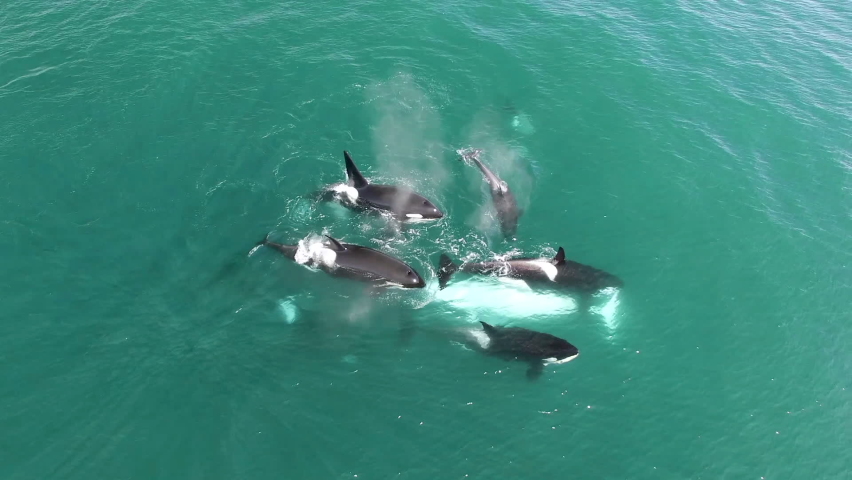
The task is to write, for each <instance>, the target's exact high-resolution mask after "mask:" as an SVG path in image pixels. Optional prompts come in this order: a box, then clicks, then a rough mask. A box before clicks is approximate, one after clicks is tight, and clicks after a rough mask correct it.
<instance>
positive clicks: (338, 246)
mask: <svg viewBox="0 0 852 480" xmlns="http://www.w3.org/2000/svg"><path fill="white" fill-rule="evenodd" d="M325 238H327V239H329V240H331V243H333V244H334V249H335V250H336V251H338V252H342V251H344V250H346V247H344V246H343V244H342V243H340V242H339V241H337V240H336V239H334V238H331V237H330V236H328V235H326V236H325Z"/></svg>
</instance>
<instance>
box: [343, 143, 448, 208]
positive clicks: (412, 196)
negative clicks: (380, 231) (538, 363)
mask: <svg viewBox="0 0 852 480" xmlns="http://www.w3.org/2000/svg"><path fill="white" fill-rule="evenodd" d="M343 157H344V159H345V160H346V180H347V182H346V184H339V185H336V186H333V187H332V188H331V190H330V191H329V192H331V193H336V194H338V195H339V196H340V197H341V198H342V199H343V200H344V203H345V204H346V205H347V206H349V207H354V208H355V209H360V210H375V211H383V212H389V213H390V214H392V215H393V216H394V217H395V218H397V219H398V220H401V221H412V220H414V221H416V220H436V219H439V218H442V217H443V216H444V213H443V212H441V210H439V209H438V207H436V206H435V205H434V204H433V203H432V202H431V201H429V200H428V199H427V198H426V197H424V196H423V195H420V194H419V193H417V192H415V191H414V190H412V189H410V188H407V187H402V186H397V185H380V184H376V183H370V182H368V181H367V179H366V178H364V175H362V174H361V172H360V171H359V170H358V167H357V166H356V165H355V162H354V161H353V160H352V156H351V155H349V152H347V151H345V150H344V151H343Z"/></svg>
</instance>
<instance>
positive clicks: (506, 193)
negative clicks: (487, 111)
mask: <svg viewBox="0 0 852 480" xmlns="http://www.w3.org/2000/svg"><path fill="white" fill-rule="evenodd" d="M458 153H459V154H461V156H462V158H463V159H464V160H466V161H468V162H473V163H474V164H475V165H476V166H477V167H479V170H480V171H481V172H482V175H483V176H484V177H485V181H487V182H488V186H489V187H490V190H491V201H492V202H493V203H494V208H495V209H496V210H497V219H498V220H499V222H500V230H501V231H502V232H503V235H504V236H505V237H511V236H513V235H514V234H515V232H516V231H517V230H518V219H519V218H521V215H523V213H524V212H523V209H521V208H519V207H518V202H517V201H516V200H515V195H514V194H513V193H512V191H511V190H510V189H509V185H508V184H507V183H506V182H504V181H503V180H502V179H501V178H500V177H498V176H497V175H495V174H494V172H492V171H491V170H490V169H489V168H488V167H486V166H485V164H484V163H482V162H481V161H480V160H479V154H481V153H482V150H481V149H468V150H459V151H458Z"/></svg>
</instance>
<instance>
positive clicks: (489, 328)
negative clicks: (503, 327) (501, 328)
mask: <svg viewBox="0 0 852 480" xmlns="http://www.w3.org/2000/svg"><path fill="white" fill-rule="evenodd" d="M479 323H481V324H482V329H483V330H485V333H487V334H488V335H493V334H495V333H497V329H496V328H494V326H493V325H489V324H487V323H485V322H483V321H482V320H480V321H479Z"/></svg>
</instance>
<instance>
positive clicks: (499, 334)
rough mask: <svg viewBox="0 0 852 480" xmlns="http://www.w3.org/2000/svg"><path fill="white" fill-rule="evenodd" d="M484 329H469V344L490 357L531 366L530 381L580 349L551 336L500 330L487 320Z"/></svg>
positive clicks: (531, 332) (521, 329)
mask: <svg viewBox="0 0 852 480" xmlns="http://www.w3.org/2000/svg"><path fill="white" fill-rule="evenodd" d="M479 323H481V324H482V330H479V329H467V330H466V332H465V333H466V334H467V337H466V338H465V339H464V340H465V342H464V343H465V344H466V345H468V346H469V347H471V348H473V349H474V350H477V351H480V352H482V353H484V354H486V355H492V356H495V357H498V358H502V359H505V360H518V361H521V362H527V363H529V369H527V378H529V379H530V380H535V379H536V378H538V377H539V376H541V373H542V372H543V371H544V367H545V366H546V365H553V364H563V363H568V362H570V361H571V360H574V359H575V358H577V356H578V355H580V350H578V349H577V347H575V346H574V345H572V344H570V343H569V342H568V341H567V340H564V339H562V338H559V337H556V336H554V335H551V334H549V333H542V332H536V331H534V330H528V329H526V328H520V327H499V326H493V325H490V324H488V323H485V322H483V321H480V322H479Z"/></svg>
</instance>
